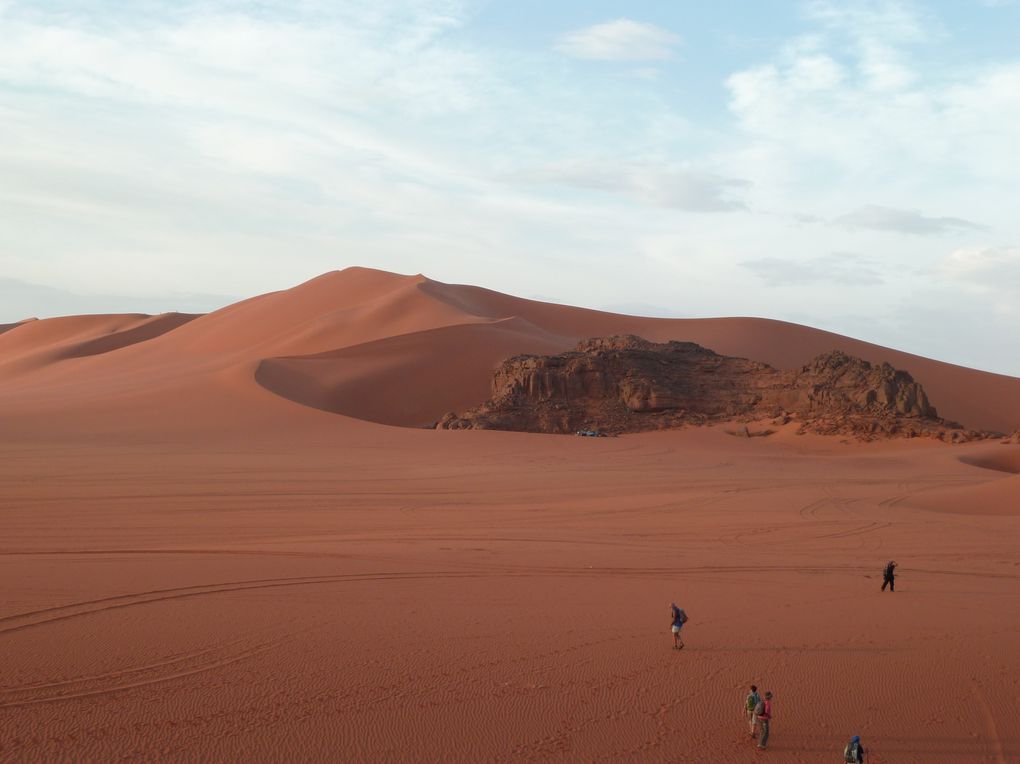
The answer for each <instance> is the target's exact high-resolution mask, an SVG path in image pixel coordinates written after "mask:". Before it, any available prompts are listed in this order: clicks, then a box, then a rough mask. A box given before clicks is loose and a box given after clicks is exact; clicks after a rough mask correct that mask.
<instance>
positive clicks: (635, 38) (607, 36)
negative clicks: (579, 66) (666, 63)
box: [556, 19, 680, 61]
mask: <svg viewBox="0 0 1020 764" xmlns="http://www.w3.org/2000/svg"><path fill="white" fill-rule="evenodd" d="M679 44H680V37H679V36H678V35H676V34H674V33H672V32H670V31H668V30H666V29H663V28H662V27H657V26H655V25H654V24H649V23H646V22H642V21H634V20H632V19H616V20H615V21H607V22H605V23H603V24H595V25H593V26H590V27H585V28H584V29H577V30H575V31H573V32H567V33H566V34H564V35H562V36H561V37H560V38H559V40H558V41H557V43H556V49H557V50H558V51H560V52H561V53H563V54H565V55H568V56H572V57H574V58H584V59H595V60H600V61H662V60H665V59H669V58H672V56H673V48H675V47H676V46H677V45H679Z"/></svg>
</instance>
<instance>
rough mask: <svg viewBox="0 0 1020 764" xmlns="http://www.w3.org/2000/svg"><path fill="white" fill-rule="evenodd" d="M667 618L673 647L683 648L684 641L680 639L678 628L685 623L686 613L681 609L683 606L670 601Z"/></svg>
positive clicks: (676, 648)
mask: <svg viewBox="0 0 1020 764" xmlns="http://www.w3.org/2000/svg"><path fill="white" fill-rule="evenodd" d="M669 618H670V621H669V622H670V627H671V628H672V630H673V649H674V650H683V649H684V641H683V640H682V639H680V629H682V628H683V627H684V624H685V623H687V613H685V612H684V611H683V608H679V607H677V606H676V603H675V602H672V603H670V606H669Z"/></svg>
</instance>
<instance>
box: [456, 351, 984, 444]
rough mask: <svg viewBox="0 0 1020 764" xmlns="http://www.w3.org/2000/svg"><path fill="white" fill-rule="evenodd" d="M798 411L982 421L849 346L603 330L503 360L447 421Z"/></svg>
mask: <svg viewBox="0 0 1020 764" xmlns="http://www.w3.org/2000/svg"><path fill="white" fill-rule="evenodd" d="M765 419H769V420H772V421H773V422H774V423H775V424H780V425H781V424H787V423H789V422H790V421H795V422H798V423H799V428H800V430H801V431H804V432H817V433H824V434H845V435H851V436H854V437H857V438H861V439H866V440H870V439H874V438H882V437H897V436H903V437H916V436H927V437H938V438H941V439H943V440H954V441H955V440H969V439H972V437H974V435H975V434H974V433H971V432H967V431H964V430H962V428H960V426H959V425H956V424H954V423H951V422H945V421H943V420H942V419H939V417H938V413H937V412H936V410H935V408H934V407H933V406H932V405H931V403H930V402H929V400H928V396H927V395H926V394H925V392H924V389H923V388H922V387H921V385H920V384H918V383H917V382H915V381H914V380H913V378H912V377H911V376H910V375H909V374H908V373H907V372H905V371H898V370H896V369H894V368H893V367H892V366H890V365H889V364H887V363H885V364H881V365H875V364H871V363H869V362H867V361H863V360H861V359H859V358H855V357H853V356H850V355H847V354H846V353H842V352H840V351H833V352H831V353H826V354H824V355H821V356H818V357H817V358H815V359H814V360H813V361H811V362H810V363H809V364H807V365H806V366H804V367H802V368H800V369H797V370H793V371H782V370H779V369H775V368H773V367H771V366H769V365H767V364H764V363H760V362H757V361H751V360H748V359H746V358H734V357H729V356H723V355H719V354H718V353H715V352H713V351H711V350H708V349H707V348H704V347H701V346H700V345H696V344H694V343H692V342H667V343H653V342H649V341H647V340H644V339H641V338H640V337H634V336H620V337H603V338H597V339H591V340H586V341H584V342H581V343H580V344H579V345H578V346H577V347H576V348H575V349H574V350H572V351H570V352H567V353H561V354H559V355H553V356H534V355H524V356H516V357H514V358H510V359H508V360H507V361H505V362H504V363H503V364H502V366H500V368H499V369H497V371H496V372H495V374H494V376H493V381H492V397H491V398H490V399H489V400H488V401H487V402H486V403H484V404H482V405H481V406H479V407H477V408H475V409H472V410H471V411H467V412H465V413H463V414H459V415H458V414H453V413H451V414H447V415H446V416H445V417H443V419H442V420H440V422H439V423H438V425H437V427H439V428H441V429H466V428H472V429H497V430H517V431H526V432H547V433H571V432H576V431H578V430H585V431H599V432H603V433H607V434H619V433H625V432H638V431H643V430H656V429H667V428H673V427H681V426H685V425H692V424H693V425H698V424H709V423H712V422H722V421H738V422H751V421H760V420H765Z"/></svg>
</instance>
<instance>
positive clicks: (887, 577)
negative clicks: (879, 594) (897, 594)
mask: <svg viewBox="0 0 1020 764" xmlns="http://www.w3.org/2000/svg"><path fill="white" fill-rule="evenodd" d="M887 586H888V587H889V591H891V592H894V591H896V560H889V562H887V563H886V565H885V570H884V571H883V572H882V591H883V592H884V591H885V587H887Z"/></svg>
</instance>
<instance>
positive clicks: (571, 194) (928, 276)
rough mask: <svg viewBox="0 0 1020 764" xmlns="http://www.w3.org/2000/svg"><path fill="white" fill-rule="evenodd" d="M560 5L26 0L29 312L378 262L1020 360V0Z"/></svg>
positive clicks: (210, 301) (10, 259)
mask: <svg viewBox="0 0 1020 764" xmlns="http://www.w3.org/2000/svg"><path fill="white" fill-rule="evenodd" d="M546 5H547V4H542V3H538V2H536V1H535V0H521V2H517V3H513V4H510V3H496V2H481V1H478V2H467V1H466V0H465V1H463V2H461V1H460V0H377V1H376V2H367V1H364V0H357V1H353V0H352V1H350V2H344V3H329V2H318V1H317V0H300V1H299V2H289V3H283V2H280V1H279V0H264V1H261V2H239V1H237V0H223V1H222V2H217V3H213V4H210V3H203V2H181V3H165V2H155V1H152V0H146V2H141V3H133V4H131V5H130V7H126V6H124V5H122V4H118V3H112V2H101V1H96V2H87V3H84V4H82V3H72V2H70V1H69V0H67V1H61V0H58V1H56V2H51V1H45V0H44V1H43V2H32V3H28V2H21V1H20V0H0V36H2V39H3V40H4V44H3V45H2V46H0V210H2V220H3V225H2V226H0V322H3V321H14V320H18V319H20V318H24V317H26V316H28V315H42V316H45V315H56V314H60V313H65V312H76V311H80V312H94V311H97V310H103V308H102V307H100V304H104V305H109V308H108V309H109V310H115V311H120V310H140V311H142V310H144V311H146V312H156V311H160V310H167V309H172V308H178V309H182V310H203V309H212V308H215V307H219V306H220V305H222V304H225V303H226V302H230V301H232V300H234V299H238V298H241V297H247V296H250V295H253V294H256V293H260V292H266V291H272V290H276V289H281V288H285V287H288V286H291V285H293V284H295V283H298V282H300V281H303V280H306V279H308V278H311V277H313V276H315V275H317V274H319V273H322V272H325V271H328V270H332V269H335V268H343V267H345V266H350V265H363V266H369V267H374V268H379V269H384V270H390V271H397V272H404V273H416V272H422V273H425V274H426V275H428V276H429V277H432V278H435V279H439V280H442V281H446V282H456V283H468V284H477V285H480V286H484V287H488V288H491V289H495V290H498V291H501V292H507V293H511V294H516V295H521V296H525V297H533V298H537V299H544V300H556V301H561V302H566V303H571V304H574V305H580V306H584V307H593V308H602V309H613V310H622V311H628V312H644V313H658V314H669V315H676V316H722V315H742V316H748V315H756V316H763V317H768V318H776V319H782V320H787V321H793V322H797V323H802V324H808V325H811V326H815V327H819V328H823V329H827V330H830V331H834V332H838V333H840V334H845V335H849V336H853V337H858V338H861V339H864V340H868V341H870V342H874V343H878V344H881V345H886V346H890V347H895V348H899V349H902V350H905V351H909V352H911V353H917V354H920V355H925V356H929V357H933V358H938V359H942V360H946V361H951V362H954V363H958V364H961V365H966V366H972V367H977V368H981V369H986V370H989V371H996V372H1000V373H1006V374H1012V375H1016V376H1020V360H1018V359H1020V352H1018V351H1020V339H1018V332H1017V331H1016V330H1017V327H1018V319H1020V222H1017V220H1016V215H1015V211H1014V210H1013V209H1012V207H1013V206H1015V201H1016V199H1017V196H1018V194H1017V192H1018V191H1020V181H1018V179H1017V177H1018V173H1017V169H1018V168H1017V162H1016V160H1015V159H1014V158H1013V157H1014V153H1015V146H1014V144H1015V138H1016V137H1017V133H1018V128H1017V125H1018V124H1020V54H1018V53H1017V51H1016V48H1015V39H1016V37H1017V36H1018V34H1020V3H1017V2H1010V0H964V2H958V3H949V2H929V3H920V2H907V1H906V0H902V1H887V0H871V1H868V2H858V1H853V0H851V1H850V2H828V1H827V0H808V1H804V2H783V3H775V4H770V7H769V8H768V9H767V10H765V9H763V8H761V7H754V8H752V7H749V6H750V4H747V3H738V2H732V1H731V2H721V3H715V4H712V7H711V8H708V7H702V6H704V5H705V4H693V3H692V4H669V5H670V7H668V8H667V7H665V6H666V5H667V4H662V3H653V2H647V1H646V2H641V1H639V2H628V3H620V2H605V1H603V0H596V1H594V2H585V3H581V2H564V3H559V4H556V7H555V8H548V7H546ZM226 296H230V297H226ZM74 305H77V306H78V308H73V307H72V308H71V309H70V310H68V309H67V308H68V306H74ZM82 306H84V307H82Z"/></svg>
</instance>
